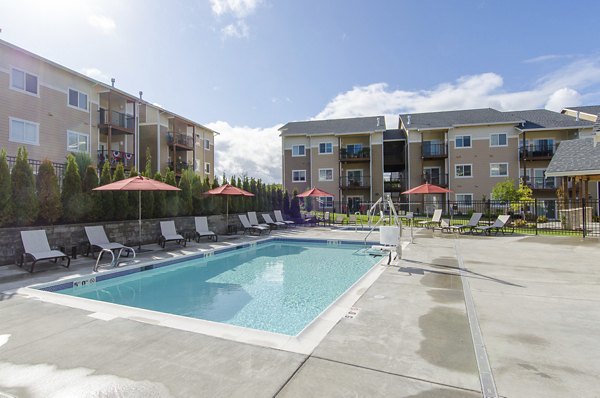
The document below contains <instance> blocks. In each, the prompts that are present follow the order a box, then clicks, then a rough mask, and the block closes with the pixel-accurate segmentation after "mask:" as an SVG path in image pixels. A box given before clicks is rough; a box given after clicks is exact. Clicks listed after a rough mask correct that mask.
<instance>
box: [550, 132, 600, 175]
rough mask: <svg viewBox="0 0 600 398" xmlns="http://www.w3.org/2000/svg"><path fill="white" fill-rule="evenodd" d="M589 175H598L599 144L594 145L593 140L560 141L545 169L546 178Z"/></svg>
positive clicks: (599, 165)
mask: <svg viewBox="0 0 600 398" xmlns="http://www.w3.org/2000/svg"><path fill="white" fill-rule="evenodd" d="M590 174H600V144H597V145H594V138H579V139H576V140H568V141H561V143H560V145H559V146H558V148H557V149H556V153H555V154H554V156H553V157H552V160H551V161H550V164H549V165H548V168H547V169H546V176H548V177H562V176H576V175H590Z"/></svg>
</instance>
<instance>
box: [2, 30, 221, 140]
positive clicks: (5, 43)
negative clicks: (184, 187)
mask: <svg viewBox="0 0 600 398" xmlns="http://www.w3.org/2000/svg"><path fill="white" fill-rule="evenodd" d="M0 44H1V45H4V46H6V47H8V48H10V49H12V50H15V51H19V52H21V53H23V54H25V55H28V56H30V57H32V58H35V59H37V60H39V61H42V62H44V63H47V64H48V65H51V66H53V67H55V68H58V69H61V70H63V71H65V72H67V73H70V74H72V75H75V76H77V77H79V78H81V79H84V80H87V81H89V82H91V83H93V84H95V85H98V86H101V87H104V88H105V89H107V90H113V91H115V92H117V93H120V94H122V95H123V96H125V97H130V98H131V99H133V100H135V101H137V102H139V103H140V104H144V105H147V106H151V107H153V108H158V109H160V110H162V111H165V112H168V113H170V114H171V115H173V116H175V117H177V118H179V119H182V120H184V121H185V122H186V123H189V124H194V125H196V126H200V127H203V128H205V129H206V130H209V131H212V132H213V133H214V134H219V133H218V132H216V131H214V130H213V129H210V128H208V127H206V126H204V125H202V124H200V123H198V122H194V121H193V120H190V119H188V118H186V117H183V116H180V115H178V114H176V113H175V112H171V111H170V110H168V109H164V108H162V107H158V106H156V105H154V104H153V103H151V102H148V101H146V100H143V99H141V98H139V97H137V96H135V95H133V94H129V93H128V92H126V91H123V90H120V89H118V88H116V87H113V86H111V85H110V84H107V83H103V82H101V81H99V80H96V79H92V78H91V77H89V76H86V75H84V74H83V73H79V72H77V71H74V70H73V69H69V68H67V67H66V66H64V65H61V64H58V63H56V62H54V61H51V60H49V59H47V58H44V57H42V56H40V55H37V54H35V53H32V52H31V51H27V50H25V49H24V48H21V47H19V46H16V45H14V44H12V43H9V42H7V41H5V40H2V39H0Z"/></svg>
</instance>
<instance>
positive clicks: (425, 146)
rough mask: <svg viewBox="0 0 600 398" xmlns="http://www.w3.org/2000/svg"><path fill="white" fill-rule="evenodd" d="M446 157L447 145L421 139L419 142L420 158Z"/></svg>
mask: <svg viewBox="0 0 600 398" xmlns="http://www.w3.org/2000/svg"><path fill="white" fill-rule="evenodd" d="M447 157H448V145H446V144H438V143H432V142H430V141H423V143H422V144H421V158H423V159H444V158H447Z"/></svg>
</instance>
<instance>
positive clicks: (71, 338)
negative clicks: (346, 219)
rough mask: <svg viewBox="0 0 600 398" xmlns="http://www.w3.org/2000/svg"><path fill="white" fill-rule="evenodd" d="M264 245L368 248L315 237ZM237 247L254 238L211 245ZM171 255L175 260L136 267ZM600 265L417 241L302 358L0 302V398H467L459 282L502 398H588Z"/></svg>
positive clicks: (586, 259) (552, 240)
mask: <svg viewBox="0 0 600 398" xmlns="http://www.w3.org/2000/svg"><path fill="white" fill-rule="evenodd" d="M274 234H276V235H284V236H285V235H292V236H306V237H309V236H310V237H321V238H326V239H362V237H364V236H365V233H364V232H343V231H331V230H328V229H325V228H306V229H301V228H299V229H296V230H290V231H283V232H278V233H277V232H276V233H274ZM373 238H374V239H377V235H374V236H373ZM245 239H254V238H240V239H235V240H232V241H231V242H228V241H227V237H223V242H219V243H218V245H227V244H230V243H239V242H241V241H242V240H245ZM209 246H213V244H209V243H208V242H206V241H204V243H202V244H200V245H197V244H192V245H190V246H189V247H188V248H187V249H185V250H184V252H193V251H197V250H203V249H207V248H208V247H209ZM156 248H157V249H158V246H157V247H156ZM169 249H172V250H169ZM180 254H181V251H180V250H178V249H176V246H175V245H173V246H170V247H169V248H168V249H167V250H165V251H163V250H156V251H154V252H151V253H148V254H145V256H144V258H147V259H151V258H153V257H165V258H170V257H172V256H177V255H180ZM599 254H600V244H599V243H598V240H597V239H589V240H585V241H582V240H581V239H578V238H565V237H543V238H539V237H532V236H529V237H528V236H506V237H502V236H500V237H463V236H460V237H455V236H453V235H447V234H446V235H444V234H441V233H439V232H435V233H431V232H430V231H423V230H420V231H418V232H417V233H416V235H415V240H414V244H411V245H409V246H408V247H407V248H406V249H405V251H404V255H403V260H401V261H399V262H397V263H396V264H393V265H392V266H390V267H388V268H387V269H386V270H385V271H384V272H383V273H382V274H381V276H380V277H379V278H378V279H377V280H376V281H375V282H374V283H373V284H372V285H371V286H370V287H369V288H368V289H366V291H365V292H364V294H363V295H362V297H361V298H360V299H359V300H358V301H357V302H356V303H355V304H354V307H356V308H358V314H357V315H356V316H354V317H353V318H342V319H341V320H340V321H339V322H337V324H336V325H335V326H334V328H333V329H332V330H331V331H330V332H329V333H328V334H327V335H326V337H325V338H324V339H323V340H322V341H321V342H320V343H319V344H318V345H317V347H316V348H315V350H314V351H313V352H312V353H311V354H310V355H303V354H297V353H292V352H288V351H283V350H277V349H272V348H265V347H260V346H256V345H251V344H245V343H239V342H233V341H230V340H225V339H220V338H216V337H211V336H206V335H203V334H199V333H191V332H186V331H181V330H176V329H171V328H166V327H162V326H157V325H152V324H148V323H143V322H138V321H135V320H130V319H123V318H114V319H110V320H103V319H99V317H98V316H96V317H93V316H90V315H91V313H90V312H87V311H83V310H79V309H73V308H69V307H64V306H61V305H56V304H50V303H44V302H40V301H37V300H34V299H29V298H24V297H21V296H19V295H16V294H4V295H2V296H0V396H2V394H6V395H8V396H18V397H47V396H53V395H54V396H61V397H62V396H74V397H80V396H86V394H89V396H102V394H104V395H103V396H128V397H163V396H174V397H182V396H183V397H187V396H190V397H193V396H223V397H231V396H233V397H237V396H239V397H241V396H244V397H273V396H280V397H305V396H340V397H341V396H397V397H430V396H431V397H449V398H454V397H471V396H472V397H478V396H479V397H480V396H482V393H481V383H480V369H481V366H479V367H478V361H477V360H476V354H475V353H476V349H475V348H474V343H473V338H472V332H471V330H472V329H471V326H472V322H473V318H470V317H469V316H468V312H467V308H468V306H466V305H465V292H463V280H466V281H468V283H466V284H465V286H468V293H470V295H471V296H472V299H473V303H474V306H473V308H474V310H475V312H476V319H475V320H476V321H477V324H478V326H479V328H480V330H481V337H482V339H483V343H484V348H485V351H486V353H487V356H488V358H489V365H490V367H491V371H492V374H493V377H494V380H495V386H496V388H497V391H498V394H499V396H506V397H565V396H581V397H596V396H599V395H598V394H600V393H599V392H598V391H597V388H596V385H597V369H598V367H599V365H600V346H599V345H598V344H597V342H596V339H597V335H598V331H599V330H600V311H598V310H597V308H598V304H600V290H599V289H598V285H599V284H600V266H598V265H597V264H598V256H599ZM459 264H462V265H463V267H464V269H463V272H462V273H463V278H461V276H460V269H459ZM91 266H92V262H91V260H90V259H87V258H84V259H82V260H79V259H78V260H75V261H74V262H73V263H72V269H71V270H66V269H64V268H54V269H53V270H47V271H41V272H39V273H38V272H36V273H35V274H33V275H29V274H27V273H25V272H23V271H22V270H19V269H16V268H14V267H13V268H11V267H0V292H5V291H14V289H17V288H20V287H23V286H26V285H30V284H33V283H40V282H45V281H50V280H55V279H58V278H59V277H62V276H65V275H69V274H76V273H82V274H83V273H89V271H90V269H91ZM42 267H44V268H45V266H42V265H40V270H42ZM100 318H101V317H100ZM470 321H471V323H470Z"/></svg>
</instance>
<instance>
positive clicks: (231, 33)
mask: <svg viewBox="0 0 600 398" xmlns="http://www.w3.org/2000/svg"><path fill="white" fill-rule="evenodd" d="M221 33H222V34H223V36H224V37H226V38H227V37H235V38H238V39H241V38H244V37H248V35H249V29H248V25H246V22H244V21H243V20H239V21H237V22H235V23H231V24H229V25H227V26H225V27H224V28H222V29H221Z"/></svg>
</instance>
